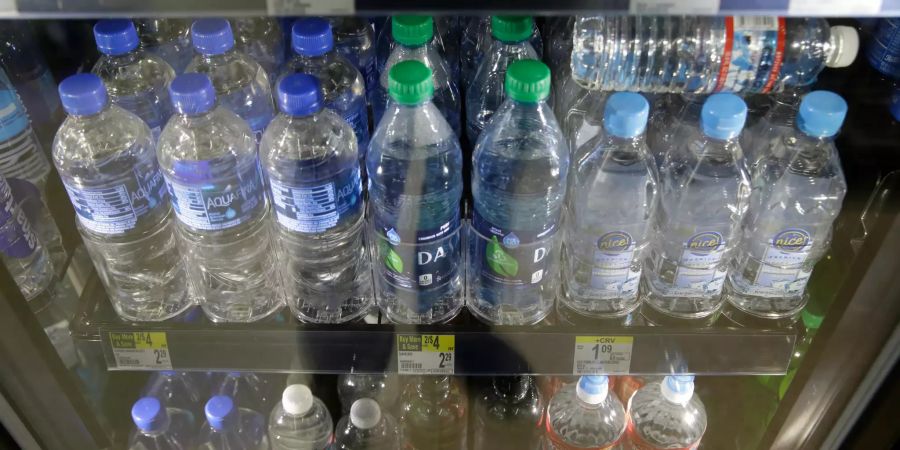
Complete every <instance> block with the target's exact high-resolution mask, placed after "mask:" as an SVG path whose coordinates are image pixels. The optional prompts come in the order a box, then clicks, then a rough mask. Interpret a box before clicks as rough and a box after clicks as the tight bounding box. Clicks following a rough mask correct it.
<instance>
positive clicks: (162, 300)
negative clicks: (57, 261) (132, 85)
mask: <svg viewBox="0 0 900 450" xmlns="http://www.w3.org/2000/svg"><path fill="white" fill-rule="evenodd" d="M59 96H60V98H61V99H62V103H63V107H64V108H65V109H66V112H67V113H69V117H68V118H66V120H65V122H63V125H62V126H61V127H60V129H59V132H58V133H57V135H56V141H55V144H54V146H53V162H54V164H55V165H56V168H57V171H58V172H59V175H60V177H61V178H62V181H63V185H65V187H66V191H67V192H68V194H69V199H70V200H71V201H72V205H73V206H74V208H75V212H76V214H77V216H78V229H79V232H80V233H81V236H82V239H83V240H84V244H85V248H86V249H87V250H88V253H89V254H90V255H91V259H92V260H93V262H94V267H96V269H97V274H98V275H99V276H100V280H101V281H102V282H103V285H104V286H105V287H106V292H107V294H108V296H109V298H110V301H111V303H112V305H113V308H114V309H115V310H116V313H118V314H119V316H121V317H122V318H124V319H126V320H136V321H157V320H165V319H168V318H171V317H174V316H176V315H178V314H180V313H182V312H183V311H185V310H186V309H188V308H189V307H191V306H192V304H193V303H192V301H191V299H190V297H189V295H188V286H187V280H186V278H185V272H184V264H183V261H182V258H181V255H180V254H179V251H178V244H177V241H176V236H175V226H174V224H173V223H172V208H171V207H170V205H169V195H168V192H167V191H166V186H165V183H163V178H162V175H161V174H160V172H159V164H158V163H157V160H156V152H155V150H156V149H155V147H154V141H153V137H152V135H151V134H150V129H149V128H148V127H147V124H145V123H144V122H143V121H141V120H140V119H139V118H138V117H137V116H135V115H134V114H131V113H130V112H128V111H126V110H124V109H122V108H120V107H119V106H117V105H113V104H111V103H110V101H109V99H108V96H107V90H106V87H105V86H104V83H103V81H102V80H101V79H100V78H99V77H98V76H96V75H93V74H78V75H73V76H71V77H69V78H66V79H65V80H64V81H63V82H62V83H60V85H59Z"/></svg>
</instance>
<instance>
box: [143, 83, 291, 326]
mask: <svg viewBox="0 0 900 450" xmlns="http://www.w3.org/2000/svg"><path fill="white" fill-rule="evenodd" d="M170 91H171V95H172V102H173V104H174V105H175V110H176V112H177V113H176V114H175V115H173V116H172V119H171V120H170V121H169V123H168V124H167V125H166V128H165V130H163V133H162V135H161V136H160V139H159V148H158V149H157V158H158V160H159V164H160V167H161V169H162V173H163V176H164V177H165V180H166V185H167V187H168V190H169V194H170V195H171V203H172V206H173V208H174V209H175V217H176V218H177V219H178V222H177V223H178V229H179V232H180V233H179V235H180V237H181V239H180V247H181V251H182V254H183V255H184V256H185V259H186V268H187V274H188V279H189V280H190V283H191V288H192V294H193V295H194V296H195V297H196V298H197V299H198V300H199V301H200V304H201V306H202V307H203V311H204V312H205V313H206V315H207V316H208V317H209V318H210V319H211V320H213V321H216V322H220V321H228V322H252V321H255V320H259V319H262V318H263V317H266V316H268V315H269V314H271V313H273V312H275V311H276V310H277V309H278V308H280V307H281V304H282V301H281V297H280V296H279V294H278V289H277V282H276V281H277V276H276V274H275V254H274V253H275V252H274V245H273V243H272V240H271V236H270V224H269V222H268V217H267V216H268V210H269V205H268V202H267V200H266V195H265V186H264V184H263V179H262V176H261V174H260V169H259V162H258V160H257V153H256V142H255V141H254V139H253V134H252V132H251V130H250V127H249V126H247V123H246V122H244V121H243V120H241V118H240V117H238V116H237V115H236V114H234V113H233V112H231V111H230V110H228V109H226V108H225V107H222V106H217V105H216V93H215V90H214V89H213V87H212V83H211V82H210V80H209V78H207V77H206V76H205V75H201V74H184V75H180V76H179V77H178V78H176V79H175V80H174V81H172V84H171V85H170Z"/></svg>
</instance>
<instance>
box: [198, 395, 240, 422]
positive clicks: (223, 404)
mask: <svg viewBox="0 0 900 450" xmlns="http://www.w3.org/2000/svg"><path fill="white" fill-rule="evenodd" d="M204 412H205V413H206V421H207V422H209V426H211V427H213V428H215V429H217V430H222V429H224V428H225V427H228V426H231V424H233V423H234V421H235V420H237V416H238V409H237V407H235V405H234V400H232V399H231V397H229V396H227V395H216V396H214V397H212V398H210V399H209V401H208V402H206V408H204Z"/></svg>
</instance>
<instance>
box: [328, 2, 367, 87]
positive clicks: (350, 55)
mask: <svg viewBox="0 0 900 450" xmlns="http://www.w3.org/2000/svg"><path fill="white" fill-rule="evenodd" d="M328 21H329V22H330V23H331V31H332V33H333V34H334V48H335V49H336V50H337V52H338V53H340V54H341V55H342V56H343V57H344V58H346V59H347V61H350V64H353V66H354V67H356V70H359V72H360V73H362V75H363V79H364V80H365V85H366V86H365V87H366V90H367V92H368V90H371V91H372V92H373V93H374V89H375V85H376V83H378V70H377V69H376V67H375V27H373V26H372V23H371V22H369V20H367V19H365V18H362V17H330V18H329V19H328Z"/></svg>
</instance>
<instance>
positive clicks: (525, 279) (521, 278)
mask: <svg viewBox="0 0 900 450" xmlns="http://www.w3.org/2000/svg"><path fill="white" fill-rule="evenodd" d="M472 227H473V228H474V229H475V231H476V232H477V233H478V235H480V236H477V237H476V240H477V242H476V244H475V245H476V249H475V256H474V257H475V258H481V259H482V260H483V261H482V262H483V264H481V265H480V266H481V273H480V274H479V275H480V276H481V277H483V278H485V279H486V280H490V281H492V282H495V283H499V284H503V285H507V286H526V285H531V284H538V283H540V282H541V281H543V280H544V278H545V277H546V276H547V275H548V273H547V271H548V270H549V269H550V267H551V266H550V263H551V262H552V261H553V260H554V259H555V258H556V255H554V254H553V253H554V248H555V245H554V242H555V241H554V237H555V235H556V230H557V228H558V227H557V224H555V223H554V224H552V225H551V226H549V227H547V228H545V229H544V230H541V231H538V232H534V231H524V230H509V229H505V228H502V227H500V226H498V225H495V224H492V223H490V222H488V221H487V220H486V219H485V218H484V217H483V216H482V215H481V214H480V213H479V212H478V210H475V215H474V217H473V219H472Z"/></svg>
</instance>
